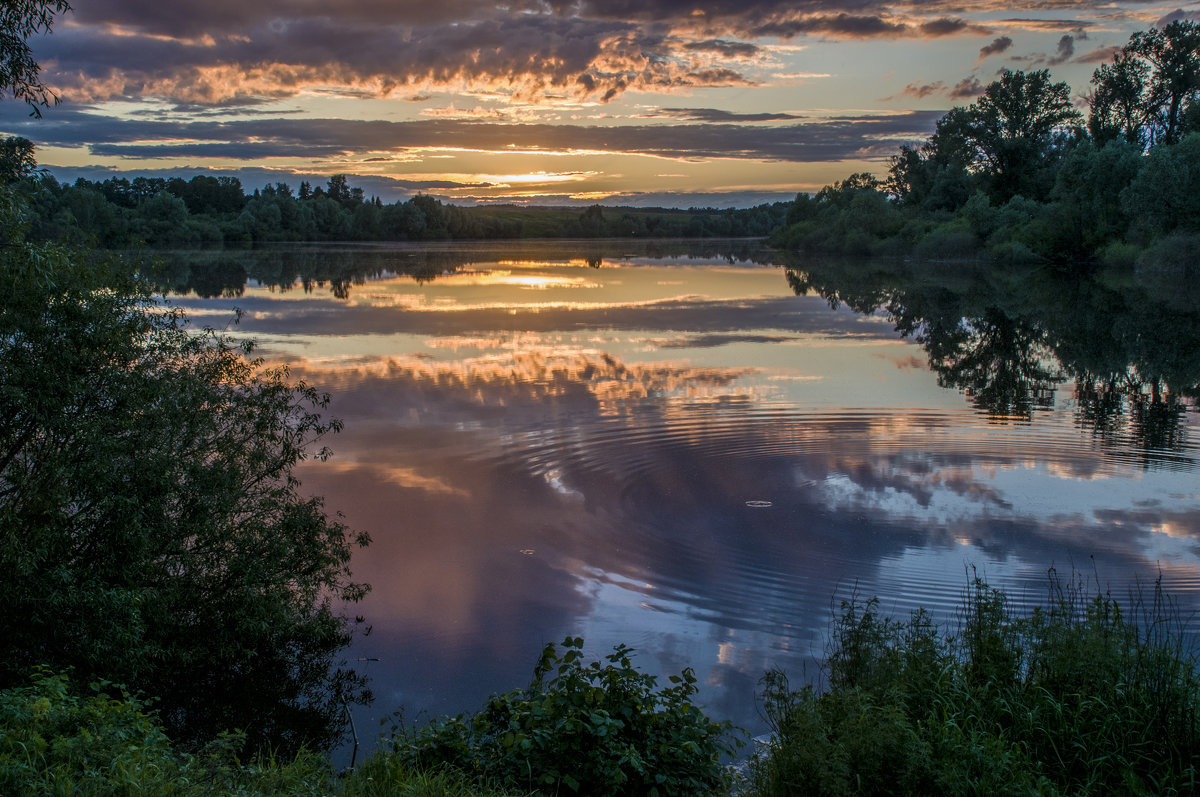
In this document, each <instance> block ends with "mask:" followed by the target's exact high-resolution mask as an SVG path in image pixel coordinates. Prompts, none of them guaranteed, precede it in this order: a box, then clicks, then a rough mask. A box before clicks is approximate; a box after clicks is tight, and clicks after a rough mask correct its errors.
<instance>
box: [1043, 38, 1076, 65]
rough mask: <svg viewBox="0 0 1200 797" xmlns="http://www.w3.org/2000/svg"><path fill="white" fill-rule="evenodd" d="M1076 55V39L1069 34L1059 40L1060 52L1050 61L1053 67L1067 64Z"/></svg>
mask: <svg viewBox="0 0 1200 797" xmlns="http://www.w3.org/2000/svg"><path fill="white" fill-rule="evenodd" d="M1074 55H1075V37H1074V36H1071V35H1070V34H1067V35H1065V36H1063V37H1062V38H1061V39H1059V40H1058V52H1057V53H1055V54H1054V56H1053V57H1052V58H1051V59H1050V60H1049V61H1048V63H1049V64H1050V65H1051V66H1057V65H1058V64H1062V63H1065V62H1067V61H1069V60H1071V58H1073V57H1074Z"/></svg>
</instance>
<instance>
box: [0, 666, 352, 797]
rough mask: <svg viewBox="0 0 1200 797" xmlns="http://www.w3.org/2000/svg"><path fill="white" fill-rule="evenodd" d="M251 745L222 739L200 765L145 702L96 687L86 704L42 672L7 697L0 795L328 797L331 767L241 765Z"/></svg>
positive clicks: (66, 684)
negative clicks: (286, 796) (177, 748)
mask: <svg viewBox="0 0 1200 797" xmlns="http://www.w3.org/2000/svg"><path fill="white" fill-rule="evenodd" d="M114 693H115V695H116V696H114ZM245 741H246V739H245V736H244V735H243V734H222V735H220V736H218V737H217V738H216V739H214V740H212V741H210V742H209V743H208V744H207V745H206V746H205V747H204V748H203V749H202V750H200V751H199V752H198V753H197V754H195V755H190V754H186V753H178V752H176V751H175V750H174V749H173V747H172V744H171V740H170V739H169V738H168V737H167V735H166V733H164V732H163V729H162V726H161V723H160V722H159V720H158V718H157V716H155V714H154V713H153V712H152V711H150V710H149V709H148V707H147V704H146V703H145V702H144V701H142V700H140V699H138V698H136V697H133V696H131V695H130V694H129V693H128V692H126V691H124V690H123V689H120V688H119V687H114V686H113V685H112V684H107V683H99V682H98V683H94V684H93V685H92V687H91V690H90V694H88V695H87V696H83V695H80V694H79V693H78V692H77V691H76V690H74V689H73V688H72V686H71V684H70V681H69V679H68V677H67V676H66V675H65V674H63V673H52V672H50V671H48V670H45V669H38V670H37V671H36V672H35V674H34V675H33V677H32V679H31V682H30V683H29V684H28V685H26V686H20V687H14V688H12V689H8V690H5V691H3V692H0V793H2V794H6V795H40V794H72V795H80V797H87V796H88V795H113V794H144V795H168V794H169V795H178V796H180V797H186V796H187V795H197V796H199V795H213V797H215V796H216V795H233V794H237V795H244V796H245V797H253V796H254V795H272V794H289V795H314V797H316V795H324V794H328V793H329V787H330V784H331V773H330V771H329V767H328V764H327V763H326V762H325V761H323V760H321V759H320V758H318V757H316V756H314V755H312V754H309V753H306V752H303V751H301V752H300V753H299V754H297V755H296V756H295V757H293V758H291V759H287V760H282V759H276V758H274V757H271V756H264V755H259V756H252V757H251V758H250V760H249V761H247V762H242V761H241V760H240V758H239V756H240V755H241V752H242V748H243V746H244V744H245Z"/></svg>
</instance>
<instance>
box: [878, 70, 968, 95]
mask: <svg viewBox="0 0 1200 797" xmlns="http://www.w3.org/2000/svg"><path fill="white" fill-rule="evenodd" d="M985 88H986V87H985V86H984V85H983V84H982V83H980V82H979V79H978V78H976V77H975V76H974V75H971V76H969V77H965V78H963V79H962V80H960V81H958V82H957V83H955V84H954V85H953V86H947V85H946V84H945V83H943V82H942V81H940V80H935V81H933V82H932V83H919V82H914V83H909V84H908V85H907V86H905V87H904V88H903V89H902V90H901V91H900V93H899V94H897V95H895V96H893V97H884V98H883V99H884V100H893V99H896V97H916V98H917V99H919V100H923V99H925V98H926V97H931V96H933V95H935V94H943V95H945V96H947V97H949V98H950V99H952V100H973V99H975V98H976V97H978V96H979V95H980V94H982V93H983V90H984V89H985Z"/></svg>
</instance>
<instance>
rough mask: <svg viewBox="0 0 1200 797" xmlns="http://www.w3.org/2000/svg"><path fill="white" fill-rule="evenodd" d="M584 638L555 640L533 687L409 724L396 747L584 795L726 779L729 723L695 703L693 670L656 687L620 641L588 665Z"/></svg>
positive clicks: (418, 764) (505, 779) (496, 779)
mask: <svg viewBox="0 0 1200 797" xmlns="http://www.w3.org/2000/svg"><path fill="white" fill-rule="evenodd" d="M582 648H583V639H582V638H579V637H574V638H572V637H568V638H567V639H565V640H564V641H563V643H562V650H561V651H560V650H559V648H558V647H557V646H555V645H553V644H551V645H547V646H546V649H545V650H544V651H543V653H542V658H541V661H540V662H539V663H538V665H537V667H536V668H535V670H534V678H533V682H532V683H531V684H530V686H529V687H528V688H526V689H522V690H517V691H513V692H508V693H505V694H501V695H494V696H493V697H492V698H490V699H489V700H488V702H487V704H486V705H485V706H484V708H483V710H481V711H480V712H479V713H477V714H474V715H470V716H467V715H459V716H457V717H450V718H442V719H439V720H435V721H433V722H432V723H430V724H429V725H427V726H424V727H420V728H414V729H410V730H408V731H403V732H401V733H400V735H398V736H396V737H395V738H394V739H393V743H392V753H391V755H392V756H394V757H395V758H396V759H397V760H398V761H399V762H400V763H401V764H402V765H404V766H410V767H415V768H418V769H430V768H440V767H446V766H448V767H452V768H454V769H456V770H458V771H460V772H463V773H465V774H468V775H470V776H471V777H473V778H475V779H477V781H478V782H480V783H484V784H486V783H502V784H506V785H508V786H510V787H518V788H524V789H530V790H533V789H538V790H542V791H547V792H550V793H557V794H582V795H615V794H629V795H635V794H636V795H699V794H712V793H716V792H718V791H719V790H720V789H721V788H723V787H724V786H726V785H727V772H726V768H725V767H724V765H723V764H722V763H721V756H722V755H727V754H730V753H732V751H733V750H734V739H735V737H734V736H733V729H732V727H731V726H730V725H729V724H728V723H718V722H714V721H712V720H709V719H708V718H707V717H706V716H705V715H704V713H703V712H702V711H701V710H700V708H698V707H697V706H695V705H693V704H692V702H691V698H692V695H694V694H695V693H696V678H695V675H693V673H692V671H691V670H690V669H688V670H684V671H683V672H682V673H681V674H680V675H677V676H671V678H670V681H671V685H670V686H666V687H663V688H661V689H658V690H657V691H656V686H657V683H656V679H655V678H654V676H651V675H647V674H645V673H642V672H639V671H638V670H637V669H636V668H635V667H634V666H633V664H632V662H631V660H630V656H631V654H632V652H633V651H632V650H630V649H629V648H627V647H625V646H623V645H621V646H617V647H616V648H615V649H614V651H613V652H612V653H611V654H609V655H608V656H607V657H605V661H606V662H607V663H606V664H602V663H601V662H599V661H593V662H591V663H590V664H586V665H585V664H583V653H582Z"/></svg>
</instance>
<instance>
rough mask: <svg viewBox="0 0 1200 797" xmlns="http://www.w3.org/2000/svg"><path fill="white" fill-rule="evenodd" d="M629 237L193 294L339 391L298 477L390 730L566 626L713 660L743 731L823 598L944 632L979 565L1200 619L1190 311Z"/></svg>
mask: <svg viewBox="0 0 1200 797" xmlns="http://www.w3.org/2000/svg"><path fill="white" fill-rule="evenodd" d="M589 245H591V244H589ZM628 245H629V244H628V242H621V243H620V244H619V245H618V246H619V248H617V249H615V250H613V251H612V252H607V253H606V251H605V250H594V251H593V250H589V251H583V250H577V249H572V248H560V249H557V250H555V249H551V248H549V247H548V245H547V244H541V245H540V248H539V250H538V251H537V252H531V251H529V250H528V249H526V248H523V247H521V246H514V247H506V248H502V249H500V250H498V251H488V250H486V249H484V248H482V247H469V248H467V249H463V250H462V251H458V250H455V249H454V248H453V247H449V246H447V247H445V248H443V249H441V250H439V251H438V252H436V253H433V254H436V256H437V257H443V256H444V262H445V263H454V262H456V263H458V265H457V266H445V267H444V268H443V269H442V270H441V271H439V272H438V276H437V278H436V279H433V280H427V279H425V278H424V277H423V276H422V277H420V278H418V277H417V276H416V275H413V274H405V273H401V272H399V271H397V270H396V269H395V268H393V267H391V266H387V267H384V266H380V268H379V270H378V271H369V272H361V273H359V274H358V276H354V277H347V279H348V280H349V282H350V284H351V285H352V287H353V289H352V290H350V291H349V292H345V291H341V290H340V289H335V290H332V291H330V290H326V289H320V290H316V289H314V290H312V291H311V292H305V291H304V290H301V289H299V288H302V287H303V286H302V284H301V283H300V282H296V283H294V284H291V285H289V286H283V285H273V286H272V285H271V284H269V283H266V282H260V281H258V280H257V278H253V279H252V281H251V282H249V283H247V284H244V285H243V286H241V287H240V288H238V289H229V290H226V289H222V290H221V296H220V297H214V298H209V299H200V298H196V297H186V298H179V299H177V301H179V302H180V303H182V304H184V305H185V306H188V307H189V308H190V309H191V310H192V312H193V313H195V314H197V315H199V316H201V317H207V318H213V317H216V318H222V317H228V316H229V315H230V314H231V313H232V308H233V307H234V306H238V307H241V308H242V309H243V310H244V311H245V314H244V316H243V322H242V324H243V329H244V330H245V331H246V332H248V333H249V334H252V335H255V336H256V337H258V338H259V339H260V340H261V342H262V346H263V350H264V351H266V352H268V354H269V355H270V356H271V357H273V358H277V359H279V360H284V361H286V362H288V364H289V365H290V367H291V369H292V374H293V376H295V377H297V378H302V379H304V380H306V381H308V382H310V383H312V384H315V385H318V386H320V387H322V388H323V389H326V390H329V391H330V392H331V393H332V394H333V397H334V400H333V406H334V409H335V412H336V413H337V414H338V415H339V416H340V417H342V418H343V419H344V421H345V431H344V432H343V434H341V435H340V436H339V437H338V438H337V439H335V440H334V441H332V442H333V446H334V448H335V451H336V456H335V458H334V459H333V460H331V461H330V462H327V463H313V464H312V465H311V466H309V467H308V468H306V470H305V472H304V474H303V477H304V479H305V484H306V486H307V487H308V488H310V489H312V490H313V491H314V492H319V493H321V494H324V495H326V496H327V498H328V504H329V506H330V507H331V508H334V509H338V510H341V511H343V512H344V513H345V514H346V517H347V520H348V521H349V522H350V523H351V524H352V525H354V526H356V527H360V528H363V529H366V530H368V531H370V532H371V534H372V537H373V538H374V540H375V542H374V544H373V545H372V546H371V547H370V548H369V549H367V550H366V551H365V553H364V555H362V556H360V557H359V558H358V560H357V561H356V562H355V572H356V575H357V576H359V577H362V578H365V579H366V580H367V581H369V582H371V583H372V584H373V585H374V592H373V593H372V595H371V596H370V598H369V599H368V602H367V604H366V605H365V606H364V607H362V611H363V612H364V613H365V614H367V616H368V617H369V621H370V622H371V623H372V624H373V626H374V632H373V633H372V634H371V635H370V636H369V637H367V638H365V639H362V640H359V641H358V642H356V649H355V650H356V653H355V655H357V656H362V657H367V658H378V659H380V661H379V662H377V663H371V664H369V665H367V666H369V667H370V668H371V672H370V674H371V675H372V676H373V677H374V679H375V683H374V687H375V692H376V694H377V695H378V696H379V700H378V704H377V706H375V707H374V708H373V709H372V711H373V713H375V714H385V713H387V712H389V711H391V710H392V709H394V708H395V707H397V706H398V705H400V704H404V705H406V706H408V708H409V710H410V712H412V711H419V710H421V709H426V710H430V711H434V712H442V711H459V710H463V709H467V708H470V707H473V706H476V705H478V704H479V702H480V701H481V700H482V699H483V697H485V696H486V694H488V693H490V692H492V691H496V690H501V689H507V688H511V687H513V686H516V685H519V684H522V683H524V682H525V681H526V679H527V678H528V675H529V673H530V668H531V666H532V664H533V662H534V661H535V659H536V656H537V653H538V651H539V650H540V648H541V646H542V644H543V643H545V642H547V641H551V640H558V639H561V638H562V637H563V636H565V635H567V634H581V635H583V636H584V637H585V638H586V639H587V642H588V645H589V648H590V652H593V653H596V654H600V653H603V652H605V651H606V649H607V648H608V647H609V646H611V645H612V644H615V643H617V642H626V643H629V644H631V645H633V646H634V647H636V648H638V649H639V650H641V651H642V655H641V658H640V663H641V664H642V665H643V666H647V667H649V668H650V669H652V670H656V671H677V670H678V669H680V668H681V667H683V666H693V667H695V668H696V670H697V673H698V674H699V675H700V677H701V681H702V683H703V685H704V690H703V692H702V695H701V697H702V699H703V700H704V702H706V703H707V704H708V705H709V706H711V707H712V708H713V710H714V713H717V714H718V715H720V716H722V717H728V718H731V719H733V720H734V721H735V722H738V723H740V724H744V725H746V726H749V727H751V728H754V729H758V728H760V727H761V721H760V720H759V718H758V715H757V712H756V710H755V703H754V684H755V682H756V680H757V678H758V677H759V676H760V675H761V673H762V672H763V671H765V670H766V669H767V668H768V667H770V666H772V665H776V664H778V665H782V666H785V667H788V668H790V669H792V670H793V671H795V672H798V671H799V670H800V669H801V668H802V667H803V666H804V665H805V663H806V662H809V657H810V655H811V654H813V653H819V652H820V649H821V647H822V644H823V639H824V633H825V629H826V627H827V623H828V620H829V616H830V610H831V603H832V602H833V601H835V600H836V598H835V596H837V595H841V594H845V592H846V591H848V590H850V589H853V588H855V585H857V589H858V591H859V592H860V593H865V594H876V593H877V594H879V595H880V596H881V598H882V600H883V604H884V606H885V607H886V608H888V609H895V610H899V611H903V610H906V609H908V608H915V607H916V606H919V605H925V606H928V607H931V608H932V609H933V610H934V611H935V613H939V614H940V616H942V617H947V618H949V617H951V616H952V612H953V607H954V605H955V604H956V602H957V600H958V596H959V594H960V592H961V590H962V588H963V586H964V585H965V583H966V567H968V566H969V565H976V566H978V567H979V568H981V569H982V570H983V571H984V572H985V573H986V575H987V576H988V577H989V578H990V579H991V580H992V581H993V582H994V583H996V584H998V585H1001V586H1005V587H1008V588H1010V589H1011V590H1013V593H1014V597H1015V598H1016V600H1017V602H1018V603H1021V602H1032V601H1036V600H1039V599H1040V598H1041V597H1042V595H1043V594H1044V591H1045V572H1046V569H1047V568H1048V567H1050V566H1057V567H1058V568H1059V570H1060V571H1063V570H1068V569H1070V568H1071V567H1072V566H1074V567H1077V568H1080V569H1083V570H1085V571H1086V572H1089V573H1096V574H1099V577H1100V578H1101V579H1102V581H1103V586H1106V587H1111V588H1112V589H1113V590H1114V592H1115V593H1116V594H1118V595H1122V594H1123V592H1124V590H1125V589H1127V588H1129V587H1130V586H1132V585H1135V584H1136V582H1137V580H1138V579H1141V580H1143V581H1149V580H1150V579H1152V578H1153V577H1154V576H1155V574H1156V573H1157V572H1159V570H1160V569H1161V570H1162V572H1163V573H1164V574H1165V576H1166V577H1167V580H1168V583H1169V584H1170V586H1171V587H1172V588H1174V589H1175V590H1177V592H1178V594H1180V595H1182V596H1183V599H1184V603H1185V605H1186V606H1187V607H1194V606H1196V604H1197V601H1196V596H1197V594H1200V593H1198V592H1197V590H1198V589H1200V582H1198V580H1197V577H1196V576H1197V573H1198V572H1200V547H1198V546H1197V540H1196V534H1197V531H1200V489H1197V479H1196V465H1195V457H1196V453H1197V451H1196V443H1195V426H1196V414H1195V413H1194V412H1190V411H1185V409H1186V408H1187V407H1190V406H1191V404H1190V402H1191V401H1192V400H1193V399H1194V396H1195V395H1196V391H1195V387H1196V384H1197V383H1196V380H1195V378H1194V375H1195V374H1196V373H1197V371H1196V370H1194V369H1193V370H1189V369H1192V367H1193V365H1194V359H1195V352H1196V351H1197V350H1200V348H1198V347H1195V343H1196V342H1197V332H1196V326H1197V325H1196V318H1195V315H1194V312H1193V311H1192V310H1190V309H1189V307H1190V305H1183V306H1180V305H1178V304H1172V303H1169V302H1165V301H1159V302H1158V303H1157V305H1156V306H1155V307H1152V308H1149V309H1139V308H1141V304H1140V302H1151V301H1152V299H1151V296H1150V295H1149V294H1137V293H1136V292H1135V291H1134V290H1133V289H1132V288H1130V287H1129V286H1125V285H1122V286H1116V285H1110V286H1104V285H1100V286H1098V287H1096V286H1093V287H1086V288H1084V287H1071V286H1069V285H1066V284H1059V283H1058V282H1056V281H1055V279H1056V278H1055V277H1054V276H1053V275H1049V276H1047V275H1041V274H1037V273H1033V272H1029V273H1005V274H994V275H988V274H982V273H972V272H969V271H967V272H964V271H963V270H961V269H951V268H949V267H945V266H938V267H934V269H933V270H932V271H926V272H920V271H918V270H916V269H915V267H913V269H912V271H911V272H910V273H907V274H901V275H900V277H901V278H900V279H898V278H897V276H896V275H895V274H892V275H886V274H884V273H883V272H882V270H881V268H880V266H879V265H878V264H874V265H872V264H843V265H840V266H830V267H828V268H825V267H822V268H820V269H818V268H817V267H816V266H808V267H805V268H801V267H800V266H797V265H792V266H791V267H790V268H789V270H788V271H787V272H786V277H787V279H785V278H784V273H783V272H781V270H780V269H779V268H778V267H776V266H771V265H761V264H760V263H759V262H758V261H759V260H761V259H762V256H761V255H759V254H752V253H749V252H744V251H743V252H741V253H740V254H739V252H738V251H734V250H730V251H728V252H721V253H718V252H712V253H710V254H708V255H704V254H702V253H695V252H692V253H688V252H682V253H677V254H675V255H672V256H669V257H663V258H656V257H652V256H651V255H650V254H648V253H643V254H637V253H635V252H629V251H623V250H625V249H626V247H628ZM706 245H708V246H711V245H712V244H709V243H706ZM739 246H744V245H742V244H739ZM672 251H674V250H672ZM410 254H413V253H412V252H411V251H410V250H408V249H398V250H397V251H395V252H393V251H391V250H388V249H380V250H379V251H375V250H373V249H372V250H371V251H370V252H369V254H368V255H367V256H365V257H366V259H367V260H369V261H371V262H375V261H378V262H379V263H385V262H391V261H389V258H390V259H391V260H398V259H403V258H405V257H409V256H410ZM433 254H431V255H430V256H433ZM592 255H595V257H591V256H592ZM289 256H290V255H289ZM305 256H306V257H307V256H312V257H314V258H317V259H319V257H318V255H317V254H312V253H310V254H309V255H305ZM357 257H359V255H352V256H351V259H355V258H357ZM589 259H597V260H598V263H596V264H589ZM597 265H598V267H596V266H597ZM189 268H193V267H192V266H189ZM244 268H245V269H246V272H247V274H252V273H254V272H253V269H254V268H257V267H256V266H253V265H246V266H244ZM314 268H315V267H314ZM839 269H840V271H839ZM447 272H449V273H447ZM259 273H262V272H259ZM281 273H284V272H281ZM307 273H309V274H310V276H311V275H313V274H316V273H317V272H316V271H310V272H307ZM372 275H374V276H372ZM325 279H326V280H328V279H329V278H328V277H325ZM354 280H360V281H359V282H354ZM1031 281H1032V282H1031ZM1025 283H1031V284H1033V285H1034V286H1035V288H1036V290H1035V291H1032V292H1031V291H1028V290H1026V291H1023V292H1018V291H1017V290H1016V289H1017V287H1018V286H1020V285H1022V284H1025ZM314 284H315V283H314ZM329 284H330V283H329V282H326V285H327V286H328V285H329ZM1147 290H1148V289H1147ZM1055 291H1057V293H1055ZM797 293H801V294H805V295H799V296H798V295H796V294H797ZM807 294H811V295H807ZM1083 296H1088V297H1092V303H1091V304H1085V305H1080V304H1078V303H1080V302H1082V298H1081V297H1083ZM1050 297H1057V299H1056V300H1055V301H1052V300H1051V298H1050ZM1139 297H1140V298H1139ZM1106 303H1107V304H1106ZM831 305H832V307H831ZM1043 306H1045V307H1047V308H1049V309H1051V310H1054V311H1055V312H1056V313H1058V314H1059V315H1055V314H1054V313H1051V314H1049V315H1044V314H1039V312H1037V311H1039V310H1040V309H1042V308H1043ZM1068 306H1069V317H1068V315H1067V313H1068ZM880 308H882V309H880ZM1135 310H1136V311H1137V312H1136V313H1135ZM1070 319H1074V320H1070ZM1151 321H1155V322H1158V321H1161V322H1162V323H1163V324H1165V326H1164V327H1160V328H1154V329H1152V328H1150V326H1147V324H1149V322H1151ZM1081 324H1082V325H1085V326H1084V327H1083V328H1082V329H1080V330H1078V332H1077V333H1076V334H1069V333H1071V332H1072V330H1074V329H1075V327H1076V326H1078V325H1081ZM1139 325H1141V326H1139ZM1105 330H1110V331H1111V334H1106V335H1102V334H1101V333H1102V332H1103V331H1105ZM1088 334H1090V335H1091V337H1092V338H1094V339H1093V340H1088V339H1087V338H1088ZM1114 339H1115V340H1114ZM1168 341H1175V346H1176V347H1175V348H1174V349H1172V350H1171V351H1170V352H1168V351H1167V350H1166V349H1165V348H1163V346H1165V344H1166V343H1167V342H1168ZM1122 343H1129V344H1130V345H1129V346H1127V347H1122V345H1121V344H1122ZM1189 346H1191V347H1192V348H1191V349H1190V350H1189V348H1188V347H1189ZM1126 353H1128V354H1130V357H1129V359H1124V354H1126ZM1188 374H1192V375H1193V376H1192V377H1190V380H1191V381H1189V377H1188ZM1072 381H1074V383H1075V389H1074V395H1073V396H1070V395H1066V396H1064V394H1069V393H1070V390H1069V389H1068V388H1067V387H1066V385H1067V383H1068V382H1072ZM948 388H950V389H948ZM1139 397H1141V398H1139ZM1164 407H1165V408H1166V410H1165V411H1164V410H1163V409H1161V408H1164ZM1172 408H1174V409H1172ZM810 666H811V664H810ZM363 719H364V722H363V723H360V728H361V727H364V726H365V722H366V718H365V717H364V718H363Z"/></svg>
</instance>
